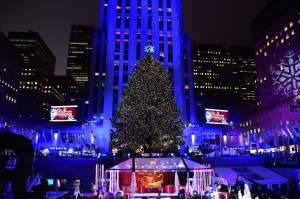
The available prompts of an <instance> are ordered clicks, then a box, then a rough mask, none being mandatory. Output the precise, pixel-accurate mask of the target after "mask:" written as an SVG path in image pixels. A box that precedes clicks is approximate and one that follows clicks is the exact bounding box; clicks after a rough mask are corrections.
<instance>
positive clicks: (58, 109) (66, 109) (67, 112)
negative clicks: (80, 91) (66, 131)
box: [50, 105, 78, 122]
mask: <svg viewBox="0 0 300 199" xmlns="http://www.w3.org/2000/svg"><path fill="white" fill-rule="evenodd" d="M77 108H78V106H76V105H74V106H73V105H72V106H51V110H50V122H76V121H77V120H76V115H77Z"/></svg>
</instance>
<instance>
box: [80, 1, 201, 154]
mask: <svg viewBox="0 0 300 199" xmlns="http://www.w3.org/2000/svg"><path fill="white" fill-rule="evenodd" d="M148 44H151V45H152V46H153V47H154V49H155V51H154V55H155V57H156V58H157V59H158V60H159V61H160V62H161V63H162V64H163V65H164V67H165V69H166V70H167V71H168V72H169V73H170V75H171V79H172V82H173V86H174V95H175V97H176V100H177V106H178V107H179V108H180V109H181V114H182V118H183V119H184V120H185V121H186V122H189V123H194V122H195V121H196V120H195V110H194V106H193V103H194V94H193V82H192V69H191V57H190V55H191V52H190V39H189V37H188V36H186V35H184V34H183V20H182V1H181V0H100V20H99V27H98V30H97V31H96V32H95V35H94V44H93V60H92V66H91V70H90V86H89V93H90V96H89V100H88V101H86V104H89V110H88V120H89V121H93V125H94V128H93V133H94V134H95V137H96V140H95V144H97V145H99V146H100V147H101V148H102V150H103V152H109V142H110V129H111V122H110V118H112V117H113V116H114V114H115V113H116V111H117V109H118V106H119V105H120V102H121V97H122V92H123V89H124V88H126V87H127V86H128V78H129V76H130V73H131V71H132V70H133V69H134V67H135V65H136V63H137V62H138V61H139V60H140V59H142V58H143V56H144V55H145V52H144V47H145V46H147V45H148Z"/></svg>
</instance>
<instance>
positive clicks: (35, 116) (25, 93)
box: [8, 31, 64, 124]
mask: <svg viewBox="0 0 300 199" xmlns="http://www.w3.org/2000/svg"><path fill="white" fill-rule="evenodd" d="M8 38H9V40H10V41H11V42H12V44H13V45H14V46H15V48H16V49H17V51H18V53H19V54H20V55H21V56H22V58H23V62H24V65H23V67H22V69H21V73H20V79H19V81H20V82H19V97H20V98H21V99H22V103H20V104H19V111H20V115H19V116H20V118H22V120H24V121H25V120H27V122H28V123H29V124H30V123H31V124H32V123H33V124H34V123H36V124H39V123H45V122H47V121H48V119H49V111H50V106H51V105H56V104H61V103H63V101H64V96H63V95H62V94H61V93H60V92H59V91H58V90H56V89H55V88H54V87H52V83H51V80H50V77H51V76H53V75H54V68H55V56H54V55H53V53H52V52H51V50H50V49H49V48H48V46H47V45H46V43H45V42H44V41H43V39H42V38H41V36H40V35H39V34H38V33H36V32H32V31H29V32H9V33H8Z"/></svg>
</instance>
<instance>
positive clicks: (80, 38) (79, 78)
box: [67, 25, 95, 88]
mask: <svg viewBox="0 0 300 199" xmlns="http://www.w3.org/2000/svg"><path fill="white" fill-rule="evenodd" d="M94 30H95V28H94V27H93V26H81V25H73V26H72V27H71V34H70V42H69V51H68V61H67V76H69V77H72V78H73V79H74V80H75V81H76V82H77V83H78V84H79V85H80V86H81V87H83V88H86V87H87V83H88V79H89V74H88V72H89V67H90V63H91V55H92V41H93V38H92V37H93V33H94Z"/></svg>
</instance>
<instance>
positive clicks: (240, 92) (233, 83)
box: [192, 44, 256, 123]
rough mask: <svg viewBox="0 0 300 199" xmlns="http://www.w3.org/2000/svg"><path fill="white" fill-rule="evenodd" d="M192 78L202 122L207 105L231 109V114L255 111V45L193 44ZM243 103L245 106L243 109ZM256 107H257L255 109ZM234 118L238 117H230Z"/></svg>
mask: <svg viewBox="0 0 300 199" xmlns="http://www.w3.org/2000/svg"><path fill="white" fill-rule="evenodd" d="M192 54H193V79H194V90H195V96H196V105H197V106H196V107H197V114H198V116H199V119H200V121H199V122H200V123H201V122H203V119H204V109H205V108H218V109H230V115H231V116H234V115H236V114H237V115H240V114H239V113H234V112H237V111H240V110H242V111H245V109H246V108H245V106H244V105H245V104H247V105H248V106H247V108H248V107H249V104H251V105H252V106H251V107H249V108H251V109H252V110H248V111H246V112H249V111H254V110H255V105H256V83H255V82H256V67H255V59H254V49H252V48H250V47H231V48H229V49H224V47H223V46H219V45H204V44H198V45H196V44H195V45H193V53H192ZM240 106H244V108H243V109H240ZM253 109H254V110H253ZM201 116H202V117H201ZM231 119H234V120H235V119H238V118H235V117H231Z"/></svg>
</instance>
